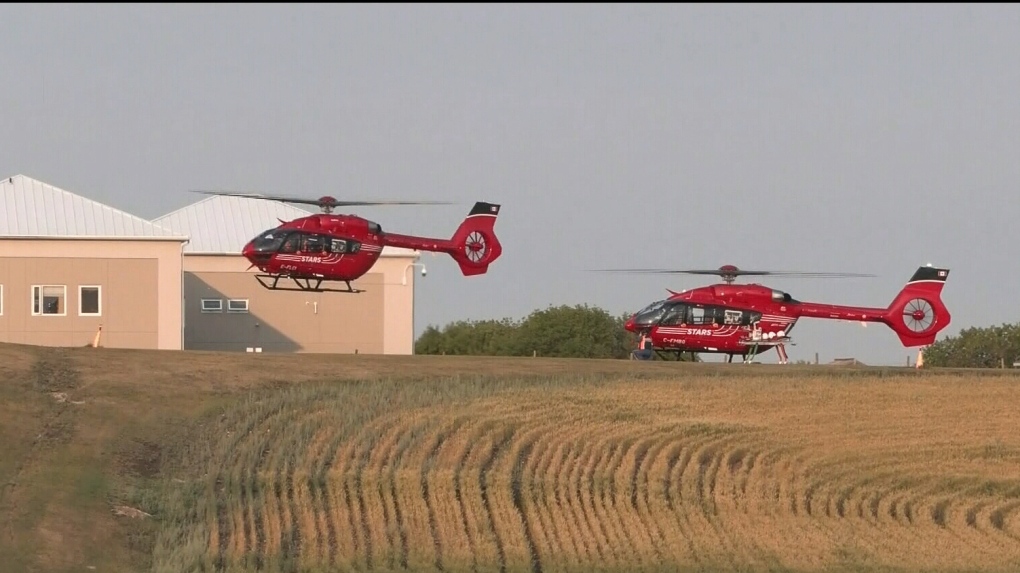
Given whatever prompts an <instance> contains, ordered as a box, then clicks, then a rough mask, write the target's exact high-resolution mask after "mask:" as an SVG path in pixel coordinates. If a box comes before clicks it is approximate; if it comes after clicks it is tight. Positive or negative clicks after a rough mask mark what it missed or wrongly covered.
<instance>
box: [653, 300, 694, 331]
mask: <svg viewBox="0 0 1020 573" xmlns="http://www.w3.org/2000/svg"><path fill="white" fill-rule="evenodd" d="M686 312H687V305H686V304H683V303H674V304H671V305H669V307H667V309H666V313H665V314H664V315H663V316H662V320H660V321H659V326H676V325H677V324H680V323H682V322H683V321H684V318H685V317H684V314H685V313H686Z"/></svg>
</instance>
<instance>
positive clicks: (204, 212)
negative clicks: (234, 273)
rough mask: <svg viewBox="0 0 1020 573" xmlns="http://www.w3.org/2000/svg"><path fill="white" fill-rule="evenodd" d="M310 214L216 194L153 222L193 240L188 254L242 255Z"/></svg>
mask: <svg viewBox="0 0 1020 573" xmlns="http://www.w3.org/2000/svg"><path fill="white" fill-rule="evenodd" d="M311 214H312V213H311V212H310V211H306V210H304V209H299V208H297V207H294V206H291V205H289V204H287V203H283V202H280V201H267V200H265V199H248V198H245V197H228V196H223V195H213V196H211V197H208V198H206V199H202V200H201V201H198V202H197V203H192V204H191V205H188V206H187V207H183V208H181V209H178V210H176V211H174V212H172V213H168V214H166V215H163V216H162V217H159V218H157V219H153V223H156V224H157V225H159V226H161V227H165V228H168V229H172V230H173V231H174V232H177V233H182V234H185V235H188V236H189V237H191V241H190V242H189V243H188V244H187V245H185V246H184V252H185V253H191V254H215V255H225V254H230V255H233V254H240V252H241V249H243V248H244V246H245V245H246V244H247V243H248V241H250V240H252V239H253V238H255V236H257V235H259V234H260V233H262V232H263V231H265V230H267V229H272V228H274V227H277V226H279V225H280V223H281V222H286V221H290V220H293V219H297V218H299V217H307V216H308V215H311ZM382 256H384V257H400V256H403V257H407V256H417V252H416V251H413V250H410V249H402V248H397V247H385V248H383V252H382Z"/></svg>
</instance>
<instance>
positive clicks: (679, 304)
mask: <svg viewBox="0 0 1020 573" xmlns="http://www.w3.org/2000/svg"><path fill="white" fill-rule="evenodd" d="M623 272H640V273H678V274H679V273H683V274H701V275H704V274H717V275H719V276H720V277H722V280H723V284H714V285H710V286H704V287H700V288H695V289H691V290H687V291H683V292H675V291H672V290H669V289H667V290H668V292H669V293H670V295H671V296H670V297H669V298H667V299H664V300H659V301H656V302H654V303H652V304H650V305H648V306H647V307H645V308H643V309H641V310H640V311H638V312H637V313H635V314H634V315H633V316H631V317H630V318H629V319H628V320H627V322H626V325H625V327H626V329H627V330H628V331H630V332H634V333H642V334H646V335H648V336H649V337H650V338H651V341H652V348H653V350H655V351H656V352H657V353H659V355H660V356H663V354H665V355H667V356H668V355H670V354H671V353H675V357H676V359H677V360H679V359H680V356H681V354H682V353H683V352H693V353H715V354H727V355H728V358H727V360H726V361H727V362H732V361H733V356H734V355H740V356H742V357H743V359H744V363H745V364H746V363H750V362H751V361H752V360H754V357H755V356H756V355H757V354H758V353H759V351H760V350H763V349H764V350H766V351H767V350H768V349H769V348H775V349H776V352H777V354H779V361H780V363H781V364H786V363H787V355H786V349H785V346H784V345H785V344H786V343H788V342H790V341H791V338H790V331H791V330H792V329H793V327H794V326H795V325H796V324H797V321H798V320H799V319H800V318H801V317H809V318H827V319H835V320H847V321H861V322H881V323H884V324H886V325H888V326H889V327H890V328H892V329H893V331H894V332H896V334H897V336H899V339H900V342H902V343H903V346H905V347H908V348H909V347H915V346H926V345H929V344H931V343H933V342H934V341H935V336H936V334H938V332H939V331H940V330H942V329H944V328H945V327H946V326H948V325H949V321H950V318H951V317H950V314H949V311H948V310H947V309H946V307H945V305H944V304H943V303H942V299H941V297H940V295H941V293H942V288H943V287H944V286H945V283H946V278H947V277H948V276H949V269H944V268H938V267H932V266H931V265H928V266H923V267H920V268H918V269H917V271H916V272H915V273H914V275H913V276H912V277H910V280H909V281H907V284H906V286H904V287H903V289H902V290H900V292H899V294H897V295H896V297H895V298H894V299H893V301H892V303H890V304H889V306H887V307H885V308H877V307H876V308H870V307H860V306H842V305H834V304H819V303H814V302H801V301H799V300H796V299H794V298H793V297H792V296H790V294H789V293H787V292H784V291H781V290H777V289H773V288H770V287H767V286H763V285H760V284H733V282H734V281H735V280H736V277H737V276H740V275H783V276H803V277H855V276H856V277H860V276H874V275H862V274H853V273H799V272H783V271H778V272H777V271H772V272H770V271H745V270H740V269H738V268H737V267H735V266H733V265H724V266H722V267H720V268H719V269H715V270H679V271H674V270H661V269H631V270H624V271H623Z"/></svg>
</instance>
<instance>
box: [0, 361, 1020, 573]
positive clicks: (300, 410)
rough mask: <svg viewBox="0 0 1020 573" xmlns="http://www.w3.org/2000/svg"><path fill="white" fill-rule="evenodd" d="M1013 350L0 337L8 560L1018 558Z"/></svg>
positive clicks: (313, 564)
mask: <svg viewBox="0 0 1020 573" xmlns="http://www.w3.org/2000/svg"><path fill="white" fill-rule="evenodd" d="M1018 412H1020V376H1018V375H1016V374H1015V373H1013V372H1010V371H983V372H979V371H949V370H945V371H943V370H931V371H920V372H918V371H914V370H911V369H906V368H866V367H852V368H848V367H833V366H792V365H788V366H772V365H751V366H749V365H742V364H732V365H725V364H682V363H664V362H655V363H641V362H631V361H600V360H568V359H563V360H557V359H535V358H519V359H506V358H458V357H438V356H437V357H371V356H349V355H348V356H315V355H237V354H216V353H199V352H194V353H191V352H188V353H159V352H142V351H118V350H108V349H89V348H81V349H42V348H32V347H22V346H11V345H0V444H2V448H3V449H2V454H0V487H2V489H0V563H3V564H4V567H3V570H4V571H26V572H28V571H45V572H63V571H68V572H70V571H90V570H94V571H100V572H107V571H154V572H160V573H162V572H174V573H181V572H191V571H209V572H213V571H279V572H286V571H396V570H409V571H442V572H449V573H453V572H457V571H494V572H514V571H521V572H546V573H548V572H553V571H753V572H757V571H762V572H765V571H769V572H772V571H790V572H808V571H826V572H827V571H862V572H863V571H869V572H870V571H876V572H877V571H916V570H924V571H946V572H949V571H1003V572H1005V571H1017V570H1020V415H1018Z"/></svg>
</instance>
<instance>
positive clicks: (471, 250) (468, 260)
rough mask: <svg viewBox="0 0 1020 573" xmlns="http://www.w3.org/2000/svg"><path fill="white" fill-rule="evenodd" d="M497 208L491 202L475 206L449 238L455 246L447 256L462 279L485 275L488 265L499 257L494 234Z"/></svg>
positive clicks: (501, 250) (500, 248) (499, 248)
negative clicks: (453, 262)
mask: <svg viewBox="0 0 1020 573" xmlns="http://www.w3.org/2000/svg"><path fill="white" fill-rule="evenodd" d="M499 208H500V206H499V205H495V204H493V203H485V202H482V201H479V202H477V203H475V205H474V207H472V209H471V212H470V213H468V216H467V217H466V218H465V219H464V222H463V223H461V224H460V227H458V228H457V231H456V232H454V234H453V238H452V239H450V241H451V242H452V243H453V244H454V246H455V248H454V249H453V250H452V251H451V252H450V255H451V256H452V257H453V258H454V260H456V261H457V264H458V265H460V271H461V272H462V273H463V274H464V276H473V275H481V274H485V272H486V271H488V269H489V264H490V263H492V262H493V261H495V260H496V259H497V258H499V256H500V254H502V252H503V247H502V245H500V243H499V239H497V238H496V233H495V231H494V227H495V225H496V217H498V216H499Z"/></svg>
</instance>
